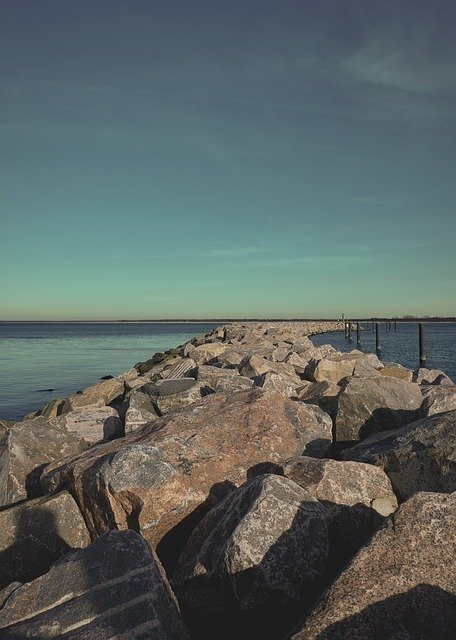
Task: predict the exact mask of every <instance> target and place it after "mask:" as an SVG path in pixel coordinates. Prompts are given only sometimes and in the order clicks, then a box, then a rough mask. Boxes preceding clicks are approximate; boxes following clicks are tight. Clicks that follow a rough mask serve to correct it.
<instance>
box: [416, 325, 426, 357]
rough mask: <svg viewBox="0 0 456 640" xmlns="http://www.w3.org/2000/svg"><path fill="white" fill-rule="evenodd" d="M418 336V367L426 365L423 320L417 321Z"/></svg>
mask: <svg viewBox="0 0 456 640" xmlns="http://www.w3.org/2000/svg"><path fill="white" fill-rule="evenodd" d="M418 327H419V336H420V367H425V366H426V348H425V342H424V322H420V323H418Z"/></svg>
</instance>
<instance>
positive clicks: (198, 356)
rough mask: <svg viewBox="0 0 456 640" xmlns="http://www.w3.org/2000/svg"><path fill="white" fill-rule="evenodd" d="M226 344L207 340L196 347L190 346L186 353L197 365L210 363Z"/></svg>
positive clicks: (224, 349) (225, 347)
mask: <svg viewBox="0 0 456 640" xmlns="http://www.w3.org/2000/svg"><path fill="white" fill-rule="evenodd" d="M227 348H228V346H227V345H226V344H222V343H220V342H209V343H206V344H201V345H199V346H198V347H193V348H191V349H190V350H189V351H188V353H186V355H188V356H189V357H190V358H191V359H192V360H193V361H194V362H195V363H196V364H197V365H200V364H210V363H211V362H212V361H213V360H216V358H217V357H218V356H220V355H221V354H222V353H223V352H224V351H226V350H227Z"/></svg>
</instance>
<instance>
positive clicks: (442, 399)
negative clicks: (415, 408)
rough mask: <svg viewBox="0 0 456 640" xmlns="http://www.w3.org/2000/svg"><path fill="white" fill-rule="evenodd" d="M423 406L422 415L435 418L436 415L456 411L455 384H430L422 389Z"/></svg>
mask: <svg viewBox="0 0 456 640" xmlns="http://www.w3.org/2000/svg"><path fill="white" fill-rule="evenodd" d="M421 392H422V394H423V398H424V399H423V404H422V405H421V415H423V416H433V415H435V414H436V413H443V412H444V411H451V410H452V409H456V385H455V384H435V385H434V384H428V385H423V386H422V387H421Z"/></svg>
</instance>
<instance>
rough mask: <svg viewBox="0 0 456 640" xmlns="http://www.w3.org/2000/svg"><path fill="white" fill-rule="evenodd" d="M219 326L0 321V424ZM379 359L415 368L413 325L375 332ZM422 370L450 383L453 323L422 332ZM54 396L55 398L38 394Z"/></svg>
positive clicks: (336, 339) (455, 345)
mask: <svg viewBox="0 0 456 640" xmlns="http://www.w3.org/2000/svg"><path fill="white" fill-rule="evenodd" d="M215 326H217V324H206V323H189V322H183V323H131V324H127V323H118V322H112V323H76V322H75V323H66V322H65V323H58V322H53V323H26V322H17V323H5V322H3V323H2V322H0V377H1V385H0V417H1V418H8V419H12V420H14V419H16V420H17V419H19V418H20V417H22V416H23V415H25V414H26V413H28V412H30V411H34V410H35V409H38V408H40V407H42V406H43V405H44V404H45V403H46V402H49V400H51V399H52V398H54V397H65V396H67V395H69V394H70V393H74V392H75V391H77V390H78V389H84V388H85V387H87V386H89V385H91V384H93V383H94V382H97V381H98V380H99V379H100V378H101V377H102V376H105V375H117V374H119V373H122V372H123V371H126V370H127V369H130V368H131V367H132V366H133V365H134V364H135V363H136V362H139V361H142V360H147V359H148V358H149V357H150V356H151V355H152V354H154V353H155V352H157V351H164V350H166V349H169V348H170V347H176V346H177V345H179V344H182V343H183V342H186V341H187V340H190V338H192V337H193V336H196V335H200V334H203V333H206V332H207V331H210V330H211V329H213V328H214V327H215ZM381 338H382V352H381V358H382V359H383V360H385V361H393V362H400V363H402V364H404V365H405V366H407V367H410V368H416V367H417V366H418V326H417V325H416V324H413V323H400V324H398V329H397V332H394V331H392V332H386V331H385V328H384V325H383V326H382V332H381ZM312 341H313V342H314V344H315V345H317V346H318V345H321V344H324V343H328V342H329V343H331V344H332V345H334V346H335V347H336V348H337V349H340V350H341V351H350V350H351V349H355V348H356V347H357V345H356V334H355V335H353V339H352V342H351V343H350V342H348V341H347V340H346V339H345V338H344V335H343V333H327V334H322V335H319V336H314V337H313V338H312ZM360 348H361V349H362V350H364V351H373V350H374V349H375V335H374V332H371V331H363V332H362V344H361V347H360ZM426 351H427V366H428V367H429V368H436V369H443V370H444V371H446V372H447V373H448V374H449V375H450V376H451V377H452V378H453V380H455V381H456V323H442V324H436V323H434V324H428V325H426ZM43 389H53V391H43Z"/></svg>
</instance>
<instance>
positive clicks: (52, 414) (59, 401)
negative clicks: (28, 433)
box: [39, 398, 65, 420]
mask: <svg viewBox="0 0 456 640" xmlns="http://www.w3.org/2000/svg"><path fill="white" fill-rule="evenodd" d="M64 404H65V399H64V398H54V399H53V400H51V401H50V402H48V403H47V404H45V405H44V407H43V408H42V409H41V410H40V411H39V415H40V416H43V418H46V419H47V420H49V419H50V418H56V417H57V416H58V415H60V413H61V411H62V408H63V405H64Z"/></svg>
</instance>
